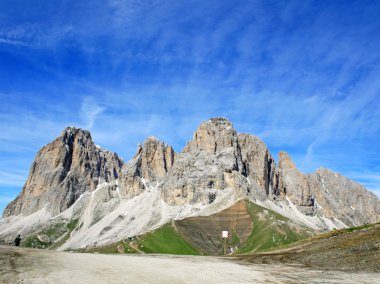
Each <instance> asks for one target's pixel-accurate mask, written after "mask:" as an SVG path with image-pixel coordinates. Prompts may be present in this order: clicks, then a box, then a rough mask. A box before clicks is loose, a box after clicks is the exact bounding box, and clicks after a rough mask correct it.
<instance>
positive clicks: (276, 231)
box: [235, 202, 313, 254]
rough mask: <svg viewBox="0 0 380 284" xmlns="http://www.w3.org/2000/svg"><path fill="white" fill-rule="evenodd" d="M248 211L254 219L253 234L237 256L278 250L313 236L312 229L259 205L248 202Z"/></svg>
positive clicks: (242, 245)
mask: <svg viewBox="0 0 380 284" xmlns="http://www.w3.org/2000/svg"><path fill="white" fill-rule="evenodd" d="M247 210H248V213H249V215H250V216H251V218H252V223H253V228H252V232H251V235H250V236H249V238H248V239H247V240H246V241H245V242H243V243H242V244H241V245H240V246H239V248H238V249H237V251H236V252H235V254H242V253H249V252H259V251H267V250H273V249H277V248H280V247H282V246H284V245H287V244H290V243H293V242H296V241H298V240H302V239H305V238H307V237H310V236H311V235H312V234H313V231H312V230H311V229H309V228H306V227H303V226H300V225H297V224H294V223H293V222H292V221H290V220H289V219H288V218H286V217H284V216H282V215H280V214H278V213H275V212H273V211H271V210H268V209H266V208H263V207H261V206H259V205H257V204H253V203H250V202H248V206H247Z"/></svg>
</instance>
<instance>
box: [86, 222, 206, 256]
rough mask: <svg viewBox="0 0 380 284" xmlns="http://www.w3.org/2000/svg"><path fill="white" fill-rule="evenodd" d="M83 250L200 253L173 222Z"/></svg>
mask: <svg viewBox="0 0 380 284" xmlns="http://www.w3.org/2000/svg"><path fill="white" fill-rule="evenodd" d="M83 252H101V253H160V254H180V255H199V252H198V251H197V250H195V249H194V248H193V247H192V246H191V245H190V244H189V243H188V242H187V241H186V240H185V239H184V238H183V237H182V236H181V235H180V234H179V233H177V232H176V230H175V229H174V227H173V225H172V223H168V224H166V225H164V226H162V227H161V228H159V229H157V230H155V231H153V232H150V233H147V234H144V235H140V236H137V237H133V238H130V239H127V240H123V241H120V242H117V243H115V244H112V245H109V246H106V247H99V248H91V249H88V250H83Z"/></svg>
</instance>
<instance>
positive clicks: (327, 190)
mask: <svg viewBox="0 0 380 284" xmlns="http://www.w3.org/2000/svg"><path fill="white" fill-rule="evenodd" d="M279 161H280V162H279V172H280V179H281V180H282V183H281V186H280V194H281V195H285V193H286V197H287V198H288V199H289V200H290V201H291V202H293V203H294V204H295V205H296V206H297V208H298V209H299V210H300V211H301V212H302V213H303V214H305V215H308V216H324V217H326V218H328V219H331V220H334V221H337V220H339V221H341V222H343V223H344V224H346V225H347V226H358V225H361V224H365V223H374V222H377V221H379V220H380V202H379V199H378V198H377V197H376V195H375V194H373V193H371V192H369V191H368V190H366V189H365V188H364V187H363V186H361V185H360V184H357V183H355V182H353V181H351V180H349V179H347V178H346V177H343V176H342V175H340V174H338V173H334V172H333V171H330V170H328V169H324V168H320V169H318V170H317V171H316V172H315V173H311V174H307V175H305V174H303V173H301V172H300V171H299V170H298V169H297V167H296V166H295V164H294V163H293V161H292V160H291V158H290V156H289V155H288V154H287V153H285V152H280V154H279Z"/></svg>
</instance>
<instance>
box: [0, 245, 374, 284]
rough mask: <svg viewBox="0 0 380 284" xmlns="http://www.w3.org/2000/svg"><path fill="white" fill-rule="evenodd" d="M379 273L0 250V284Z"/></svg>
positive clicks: (324, 278)
mask: <svg viewBox="0 0 380 284" xmlns="http://www.w3.org/2000/svg"><path fill="white" fill-rule="evenodd" d="M379 281H380V273H370V272H366V273H363V272H357V273H350V272H342V271H322V270H312V269H307V268H304V267H300V266H289V265H284V264H271V265H266V264H244V263H243V262H239V261H236V259H235V260H234V261H233V259H232V258H221V257H199V256H198V257H194V256H173V255H104V254H85V253H69V252H56V251H45V250H38V249H26V248H16V247H6V246H0V282H1V283H127V282H128V283H380V282H379Z"/></svg>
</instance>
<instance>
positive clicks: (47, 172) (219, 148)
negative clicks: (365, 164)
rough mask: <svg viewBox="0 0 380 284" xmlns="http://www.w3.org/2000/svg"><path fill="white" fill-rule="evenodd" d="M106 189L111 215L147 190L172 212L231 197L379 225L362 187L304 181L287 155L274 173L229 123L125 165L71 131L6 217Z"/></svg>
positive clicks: (374, 201) (157, 146)
mask: <svg viewBox="0 0 380 284" xmlns="http://www.w3.org/2000/svg"><path fill="white" fill-rule="evenodd" d="M102 182H108V186H109V190H108V191H107V192H108V193H107V194H108V195H107V197H104V198H101V199H99V200H103V201H104V202H106V203H107V204H108V205H107V206H108V207H109V210H108V209H107V210H106V212H111V211H112V210H113V209H112V208H114V207H115V206H117V204H119V202H121V201H120V200H121V199H122V198H124V199H130V198H133V197H136V196H138V195H140V194H141V193H143V192H144V191H145V190H157V191H159V192H158V193H157V194H158V195H157V196H159V195H160V196H161V198H162V199H163V200H164V201H165V202H166V203H168V204H170V205H189V206H191V205H192V204H203V205H204V204H210V203H213V202H214V201H215V200H216V199H218V198H219V196H221V195H222V193H225V192H227V193H229V192H233V193H237V194H236V196H247V197H248V198H249V199H251V200H259V201H267V200H271V201H273V202H274V203H276V204H277V205H279V206H283V205H284V204H286V206H288V205H289V206H290V205H292V204H293V205H294V206H295V208H297V209H298V210H299V211H300V212H301V213H303V214H304V215H308V216H319V217H326V218H328V219H330V220H331V221H332V222H335V223H336V222H338V223H339V222H343V223H344V224H346V225H348V226H351V225H360V224H364V223H369V222H376V221H379V220H380V201H379V199H378V198H377V197H376V196H375V195H374V194H373V193H370V192H368V191H367V190H366V189H365V188H364V187H362V186H361V185H359V184H357V183H354V182H353V181H350V180H348V179H347V178H345V177H343V176H341V175H339V174H336V173H334V172H332V171H329V170H326V169H319V170H317V171H316V172H315V173H312V174H308V175H305V174H303V173H301V172H300V171H299V170H298V169H297V167H296V166H295V164H294V163H293V161H292V159H291V157H290V156H289V155H288V154H286V153H285V152H280V154H279V164H278V166H277V165H276V162H275V160H274V158H273V157H272V155H271V154H270V152H269V150H268V148H267V146H266V145H265V144H264V142H263V141H261V140H260V139H259V138H257V137H255V136H252V135H249V134H238V133H237V132H236V131H235V130H234V128H233V125H232V123H231V122H229V121H228V120H227V119H225V118H211V119H210V120H208V121H206V122H204V123H202V124H201V125H200V126H199V128H198V129H197V131H196V132H195V134H194V137H193V139H192V140H191V141H189V142H188V143H187V145H186V147H185V148H184V149H183V150H182V151H181V152H180V153H178V154H176V153H175V152H174V150H173V148H172V147H171V146H168V145H166V144H164V143H163V142H160V141H159V140H157V139H156V138H154V137H149V138H148V139H147V140H146V141H145V142H144V143H143V145H141V146H139V147H138V149H137V153H136V155H135V156H134V157H133V159H131V160H130V161H129V162H127V163H126V164H124V165H123V163H122V161H121V160H120V159H119V158H118V157H117V155H116V154H113V153H111V152H108V151H105V150H103V149H100V148H98V147H97V146H95V145H94V143H93V142H92V140H91V136H90V133H89V132H88V131H83V130H80V129H76V128H67V129H66V130H65V131H64V132H63V133H62V135H61V136H60V137H58V138H57V139H56V140H54V141H53V142H52V143H50V144H48V145H46V146H45V147H43V148H42V149H41V150H40V151H39V153H38V154H37V157H36V159H35V161H34V162H33V164H32V167H31V170H30V174H29V177H28V180H27V182H26V184H25V186H24V187H23V190H22V192H21V194H20V195H19V196H18V197H17V198H16V199H15V200H14V201H12V202H11V203H10V204H9V205H8V206H7V208H6V210H5V212H4V216H5V217H7V216H11V215H18V214H21V213H22V214H25V215H28V214H31V213H33V212H35V211H37V210H39V209H41V208H44V207H46V208H47V209H48V210H49V211H50V212H52V213H53V214H57V213H59V212H62V211H63V210H65V209H67V208H69V207H70V206H71V205H72V204H73V203H74V202H75V200H77V199H78V197H79V196H80V195H81V194H82V193H83V192H86V191H93V190H94V189H96V188H97V186H98V184H99V183H102ZM227 189H228V190H227ZM222 196H223V195H222ZM113 199H115V201H114V200H113ZM91 200H92V199H91ZM94 200H96V202H100V201H99V200H97V199H94ZM221 200H225V199H221ZM291 203H292V204H291ZM293 205H292V206H293ZM96 206H97V205H96V204H92V207H94V208H96ZM294 206H293V207H294ZM108 207H107V208H108ZM293 207H292V208H293ZM297 214H298V213H297ZM99 218H101V217H99ZM99 218H96V220H97V219H99Z"/></svg>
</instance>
